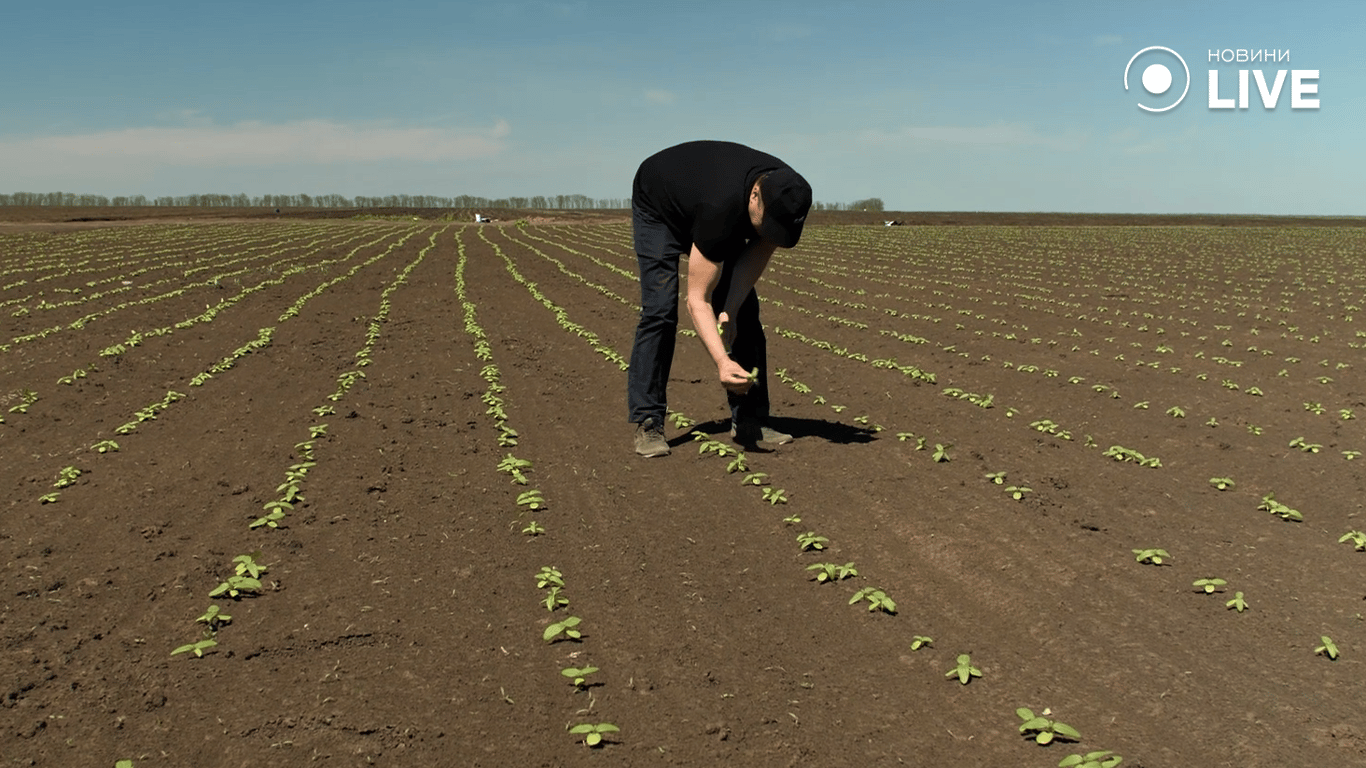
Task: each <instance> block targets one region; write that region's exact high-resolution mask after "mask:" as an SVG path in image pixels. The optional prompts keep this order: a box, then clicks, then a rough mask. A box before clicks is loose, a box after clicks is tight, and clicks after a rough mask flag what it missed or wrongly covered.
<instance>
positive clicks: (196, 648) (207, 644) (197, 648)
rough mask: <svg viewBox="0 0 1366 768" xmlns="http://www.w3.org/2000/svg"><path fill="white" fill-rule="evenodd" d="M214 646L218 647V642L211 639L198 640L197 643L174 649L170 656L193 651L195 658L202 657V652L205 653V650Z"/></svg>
mask: <svg viewBox="0 0 1366 768" xmlns="http://www.w3.org/2000/svg"><path fill="white" fill-rule="evenodd" d="M215 645H218V641H217V640H214V639H212V638H209V639H205V640H200V641H199V642H197V643H189V644H187V645H182V646H180V647H179V648H177V649H175V650H174V651H171V655H172V656H175V655H176V654H178V653H185V652H187V651H193V652H194V655H195V656H198V657H203V656H204V652H205V651H207V650H209V649H210V648H212V647H214V646H215Z"/></svg>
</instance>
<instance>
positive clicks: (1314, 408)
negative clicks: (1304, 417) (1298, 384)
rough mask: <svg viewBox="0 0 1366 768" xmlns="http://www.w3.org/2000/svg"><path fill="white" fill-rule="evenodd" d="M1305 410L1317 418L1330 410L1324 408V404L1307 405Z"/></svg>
mask: <svg viewBox="0 0 1366 768" xmlns="http://www.w3.org/2000/svg"><path fill="white" fill-rule="evenodd" d="M1304 410H1306V411H1309V412H1310V413H1312V414H1314V415H1315V416H1322V415H1323V414H1324V413H1325V412H1326V411H1327V410H1328V409H1327V408H1324V407H1323V403H1305V404H1304Z"/></svg>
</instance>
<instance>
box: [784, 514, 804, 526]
mask: <svg viewBox="0 0 1366 768" xmlns="http://www.w3.org/2000/svg"><path fill="white" fill-rule="evenodd" d="M801 521H802V519H801V518H800V517H798V516H797V515H788V516H787V517H784V518H783V522H784V523H787V524H788V525H796V524H797V523H800V522H801Z"/></svg>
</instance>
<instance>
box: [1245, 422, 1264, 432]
mask: <svg viewBox="0 0 1366 768" xmlns="http://www.w3.org/2000/svg"><path fill="white" fill-rule="evenodd" d="M1247 431H1248V433H1249V434H1253V435H1260V434H1261V433H1262V428H1261V427H1259V426H1257V425H1255V424H1249V425H1247Z"/></svg>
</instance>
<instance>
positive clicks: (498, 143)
mask: <svg viewBox="0 0 1366 768" xmlns="http://www.w3.org/2000/svg"><path fill="white" fill-rule="evenodd" d="M182 116H183V117H184V118H185V119H186V121H187V123H188V124H187V125H183V126H178V127H146V128H125V129H121V130H112V131H101V132H97V133H87V134H81V135H74V136H40V137H28V138H0V176H11V175H19V173H18V171H21V170H30V171H31V170H36V169H41V168H44V167H47V168H49V169H51V168H59V167H70V166H73V165H75V164H81V163H90V164H93V165H110V164H113V165H125V164H133V165H137V166H148V165H152V166H194V167H213V166H240V165H256V166H272V165H282V164H318V165H330V164H337V163H355V162H372V161H382V160H424V161H443V160H466V159H472V158H480V157H488V156H491V155H496V154H498V153H499V152H500V151H501V150H502V149H503V146H504V142H503V139H505V138H506V137H507V136H508V135H509V134H510V133H511V130H512V129H511V126H509V125H508V123H507V121H506V120H499V121H498V123H497V124H495V125H494V126H493V127H492V128H491V129H489V130H482V131H456V130H450V129H445V128H400V127H392V126H383V125H379V126H376V125H350V124H346V123H338V122H333V121H330V120H300V121H295V122H289V123H275V124H271V123H262V122H255V121H247V122H241V123H237V124H235V125H230V126H219V125H214V124H212V123H209V122H205V121H202V120H200V119H196V116H195V114H194V113H193V112H186V113H184V114H183V115H182Z"/></svg>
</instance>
